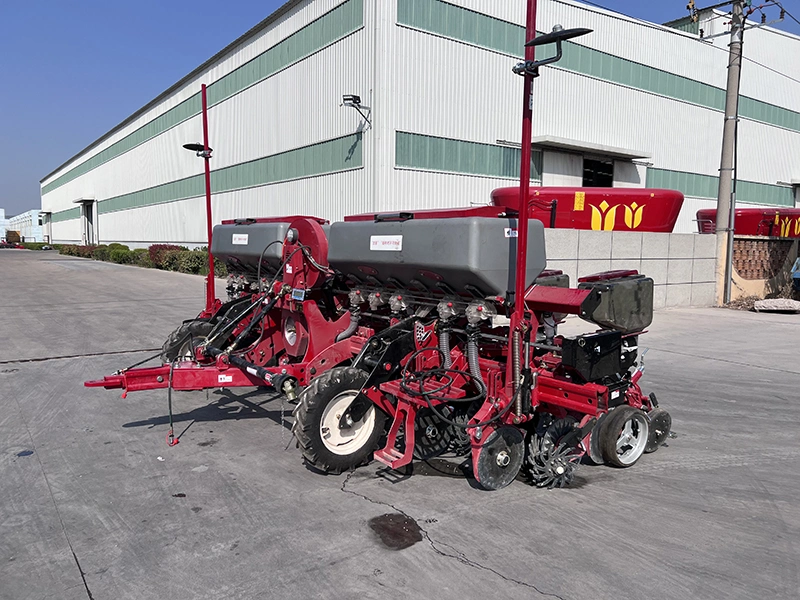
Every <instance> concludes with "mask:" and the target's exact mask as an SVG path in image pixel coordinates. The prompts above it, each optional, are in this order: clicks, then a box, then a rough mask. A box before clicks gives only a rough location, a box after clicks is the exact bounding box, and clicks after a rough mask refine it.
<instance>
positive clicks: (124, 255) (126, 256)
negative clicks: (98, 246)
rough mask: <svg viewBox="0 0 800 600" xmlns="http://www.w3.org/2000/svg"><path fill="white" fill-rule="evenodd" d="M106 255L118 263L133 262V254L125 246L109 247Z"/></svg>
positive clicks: (126, 263) (127, 263)
mask: <svg viewBox="0 0 800 600" xmlns="http://www.w3.org/2000/svg"><path fill="white" fill-rule="evenodd" d="M108 257H109V258H110V259H111V262H114V263H117V264H118V265H129V264H131V263H132V262H133V259H134V254H133V252H131V251H130V250H129V249H128V248H127V246H126V247H125V248H109V251H108Z"/></svg>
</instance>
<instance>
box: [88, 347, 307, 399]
mask: <svg viewBox="0 0 800 600" xmlns="http://www.w3.org/2000/svg"><path fill="white" fill-rule="evenodd" d="M208 350H209V354H212V355H213V356H219V355H220V354H223V352H222V351H221V350H219V349H216V348H209V349H208ZM227 360H228V362H229V363H230V364H231V365H232V366H233V367H236V368H221V367H219V366H217V365H199V364H197V363H193V362H179V363H175V366H174V368H173V369H172V389H174V390H178V391H193V390H203V389H208V388H215V387H249V386H252V387H261V386H264V385H267V386H269V387H272V388H274V389H275V390H278V391H281V392H283V393H285V394H286V396H287V397H288V398H289V399H290V400H292V399H294V398H295V397H296V395H297V394H296V388H297V384H296V382H295V381H296V378H295V377H294V374H293V373H291V372H287V373H273V372H272V371H270V370H268V369H266V368H264V367H259V366H258V365H254V364H253V363H251V362H248V361H246V360H244V359H243V358H240V357H238V356H236V355H230V356H227ZM169 371H170V365H168V364H166V365H161V366H159V367H148V368H140V369H129V370H127V371H123V372H121V373H117V374H115V375H107V376H106V377H104V378H103V379H97V380H94V381H87V382H86V383H84V385H85V386H86V387H102V388H105V389H107V390H113V389H121V390H125V393H127V392H137V391H142V390H156V389H166V388H167V387H169V378H170V372H169Z"/></svg>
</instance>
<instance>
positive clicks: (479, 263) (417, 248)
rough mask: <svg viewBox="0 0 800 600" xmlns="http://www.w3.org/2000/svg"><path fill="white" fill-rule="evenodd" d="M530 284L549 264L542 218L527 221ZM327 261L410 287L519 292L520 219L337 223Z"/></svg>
mask: <svg viewBox="0 0 800 600" xmlns="http://www.w3.org/2000/svg"><path fill="white" fill-rule="evenodd" d="M528 223H529V225H528V261H527V276H526V282H525V283H526V284H530V283H533V280H534V279H536V277H537V276H538V275H539V273H541V272H542V270H543V269H544V267H545V264H546V258H545V244H544V229H543V225H542V223H541V221H536V220H533V219H531V220H529V221H528ZM329 240H330V247H329V250H328V262H329V263H330V265H331V267H333V268H334V269H336V270H337V271H340V272H341V273H342V274H344V275H345V276H354V277H355V278H357V279H358V280H361V281H365V280H367V281H369V280H371V278H374V279H377V280H378V281H379V282H381V283H387V284H388V283H390V280H394V281H396V282H399V283H400V284H401V285H403V286H405V287H409V288H415V287H418V285H415V283H414V281H418V282H420V283H421V284H423V285H424V286H426V287H428V288H430V289H435V288H436V287H437V284H445V286H442V285H439V286H438V287H439V288H440V289H442V288H443V287H449V288H451V289H452V290H453V291H455V292H457V293H462V292H467V291H469V288H470V287H472V288H477V289H478V290H480V292H481V293H483V294H485V295H487V296H504V295H505V294H506V292H513V291H514V275H515V264H516V255H517V220H516V219H508V218H487V217H460V218H452V219H410V220H406V221H381V222H371V221H352V222H343V223H333V224H332V225H331V229H330V237H329Z"/></svg>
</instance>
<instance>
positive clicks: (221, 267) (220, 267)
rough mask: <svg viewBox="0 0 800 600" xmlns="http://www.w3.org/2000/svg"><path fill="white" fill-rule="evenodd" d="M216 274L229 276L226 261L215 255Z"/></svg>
mask: <svg viewBox="0 0 800 600" xmlns="http://www.w3.org/2000/svg"><path fill="white" fill-rule="evenodd" d="M214 276H215V277H227V276H228V268H227V267H226V266H225V263H224V262H222V261H221V260H219V259H218V258H216V257H214Z"/></svg>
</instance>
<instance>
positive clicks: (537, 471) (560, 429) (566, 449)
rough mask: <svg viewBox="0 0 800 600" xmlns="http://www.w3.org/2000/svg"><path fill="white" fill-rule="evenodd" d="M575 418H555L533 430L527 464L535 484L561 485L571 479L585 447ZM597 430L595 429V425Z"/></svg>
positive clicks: (540, 485)
mask: <svg viewBox="0 0 800 600" xmlns="http://www.w3.org/2000/svg"><path fill="white" fill-rule="evenodd" d="M575 425H576V422H575V419H573V418H571V417H566V418H564V419H556V420H555V421H553V422H552V423H551V424H550V425H549V426H548V427H547V428H546V429H544V430H543V431H542V430H537V431H536V432H535V433H533V434H531V437H530V441H529V442H528V456H527V458H526V468H527V471H528V476H529V477H530V479H531V483H533V484H534V485H535V486H536V487H546V488H557V487H558V488H560V487H564V486H567V485H569V484H570V483H572V480H573V479H574V478H575V464H576V463H577V462H578V461H579V460H580V458H581V455H582V451H581V449H580V447H579V446H578V444H580V441H581V440H580V438H579V437H577V438H576V437H574V432H575ZM595 430H596V429H595Z"/></svg>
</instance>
